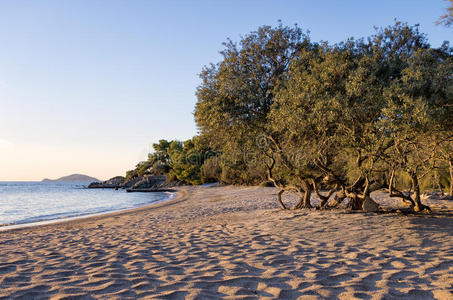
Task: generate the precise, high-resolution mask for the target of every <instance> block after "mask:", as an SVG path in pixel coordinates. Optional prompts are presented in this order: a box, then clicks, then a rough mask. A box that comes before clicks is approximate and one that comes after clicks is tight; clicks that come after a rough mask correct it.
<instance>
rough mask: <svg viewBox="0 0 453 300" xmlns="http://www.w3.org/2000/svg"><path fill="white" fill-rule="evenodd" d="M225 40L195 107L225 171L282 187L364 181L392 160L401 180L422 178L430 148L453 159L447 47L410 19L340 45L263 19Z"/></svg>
mask: <svg viewBox="0 0 453 300" xmlns="http://www.w3.org/2000/svg"><path fill="white" fill-rule="evenodd" d="M225 47H226V48H225V50H224V51H222V52H221V53H222V55H223V60H222V61H221V62H220V63H219V64H217V65H211V66H210V67H208V68H205V69H204V70H203V72H202V74H201V78H202V81H203V82H202V84H201V86H200V87H199V88H198V90H197V97H198V102H197V105H196V109H195V120H196V122H197V124H198V126H199V127H200V129H201V132H202V135H204V136H206V137H208V139H210V141H211V143H210V145H211V146H212V147H214V148H215V149H216V150H218V151H219V152H221V153H222V156H221V158H222V159H221V164H220V166H221V169H222V173H221V179H222V181H225V182H229V183H240V184H244V183H246V184H247V183H256V182H262V181H264V179H265V173H266V170H267V171H268V172H269V171H271V172H272V174H271V175H272V176H273V177H274V178H273V179H274V180H275V183H276V184H279V185H281V187H284V186H294V187H295V188H296V189H306V188H307V186H306V181H307V180H308V179H310V180H315V181H320V179H321V178H328V180H327V181H328V182H331V183H332V184H333V183H335V184H337V185H341V186H343V187H344V188H346V186H347V185H351V189H356V188H357V187H359V186H362V187H365V186H366V189H365V190H364V192H368V185H367V184H368V183H370V182H371V183H376V184H377V183H379V184H380V185H381V186H382V185H385V184H388V178H389V176H390V175H389V174H390V173H391V171H392V170H394V171H395V172H396V176H397V177H400V178H401V180H397V185H398V186H408V184H407V183H408V182H404V181H405V180H404V176H408V178H409V180H410V182H411V185H413V186H414V187H415V186H417V187H418V188H419V187H420V186H419V182H418V180H419V179H420V180H423V177H424V176H426V174H428V173H429V172H430V170H433V169H434V168H435V167H436V166H435V163H434V161H435V159H436V158H437V160H438V161H439V160H444V161H448V160H450V161H451V160H452V157H451V155H449V154H448V153H451V151H449V149H450V147H451V145H452V128H453V117H452V116H453V111H452V108H453V103H452V102H453V93H452V89H453V83H452V80H453V78H452V76H451V74H453V69H452V68H453V63H452V57H453V55H452V48H450V47H449V45H448V44H444V45H443V46H442V47H440V48H437V49H433V48H431V47H430V45H429V44H428V43H427V39H426V36H425V35H424V34H422V33H420V32H419V29H418V27H417V26H409V25H407V24H405V23H401V22H396V23H395V24H394V25H393V26H388V27H386V28H382V29H378V30H377V32H376V34H375V35H373V36H371V37H369V38H368V39H367V40H364V39H361V40H353V39H350V40H347V41H345V42H342V43H339V44H336V45H329V44H328V43H320V44H316V43H312V42H310V40H309V38H308V36H307V35H305V34H304V33H303V32H302V31H301V30H300V28H298V27H295V28H288V27H283V26H282V25H280V26H278V27H276V28H271V27H268V26H264V27H261V28H259V29H258V30H257V31H256V32H252V33H250V34H249V35H246V36H245V37H244V38H243V39H242V40H241V41H240V43H239V44H235V43H233V42H232V41H228V43H226V44H225ZM446 153H447V154H446ZM251 157H253V159H251ZM442 157H443V158H442ZM329 178H330V179H329ZM414 180H415V181H414ZM400 181H401V182H400ZM359 183H360V184H359ZM365 183H367V184H365ZM324 184H326V182H324ZM422 184H423V182H422ZM304 185H305V187H304V188H302V187H303V186H304ZM354 191H355V192H357V191H356V190H354Z"/></svg>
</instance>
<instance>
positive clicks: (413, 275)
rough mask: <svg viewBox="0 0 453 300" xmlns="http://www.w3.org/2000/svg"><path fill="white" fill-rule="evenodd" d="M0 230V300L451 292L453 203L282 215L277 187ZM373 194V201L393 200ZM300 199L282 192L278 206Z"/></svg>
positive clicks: (227, 189) (198, 195)
mask: <svg viewBox="0 0 453 300" xmlns="http://www.w3.org/2000/svg"><path fill="white" fill-rule="evenodd" d="M177 190H178V194H177V197H176V198H175V199H172V200H170V201H166V202H161V203H157V204H153V205H149V206H146V207H140V208H136V209H132V210H128V211H121V212H115V213H111V214H109V215H103V216H97V217H89V218H84V219H79V220H74V221H66V222H58V223H55V224H50V225H42V226H36V227H31V228H25V229H17V230H10V231H5V232H1V233H0V254H1V255H0V297H6V298H40V297H41V298H52V299H65V298H72V297H80V298H84V297H85V298H90V297H94V298H101V299H111V298H151V299H152V298H158V299H173V298H183V297H184V298H189V299H193V298H209V299H216V298H230V299H231V298H235V299H236V298H253V299H255V298H284V299H298V298H299V299H300V298H303V299H304V297H307V298H310V299H312V298H313V299H324V298H338V299H352V298H365V299H387V298H398V297H399V298H401V297H403V298H404V297H405V298H411V299H414V298H417V299H418V298H420V299H433V298H437V299H449V298H452V296H453V285H452V282H453V264H452V263H451V262H452V261H453V252H452V245H453V202H452V201H431V200H429V201H430V202H428V203H427V204H430V205H432V206H433V208H434V209H435V210H436V211H437V214H435V215H431V216H430V215H414V216H405V215H398V214H377V213H353V214H351V213H349V212H347V211H344V210H334V211H322V210H321V211H317V210H300V211H282V210H280V209H279V208H278V204H277V201H276V199H275V195H276V192H277V190H276V189H275V188H267V187H234V186H216V187H193V186H187V187H178V189H177ZM383 195H384V194H382V195H381V194H379V195H377V196H376V199H377V201H378V202H379V203H380V204H386V205H390V204H391V205H394V204H395V203H397V202H399V200H398V201H396V202H392V201H394V199H387V198H385V197H384V196H383ZM297 200H298V197H297V195H286V196H285V197H284V199H283V201H285V203H287V202H295V201H297Z"/></svg>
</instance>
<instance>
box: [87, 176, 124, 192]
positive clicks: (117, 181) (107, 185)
mask: <svg viewBox="0 0 453 300" xmlns="http://www.w3.org/2000/svg"><path fill="white" fill-rule="evenodd" d="M124 180H125V178H124V177H123V176H116V177H113V178H110V179H109V180H106V181H103V182H92V183H90V184H89V185H88V188H89V189H113V188H121V187H122V186H123V183H124Z"/></svg>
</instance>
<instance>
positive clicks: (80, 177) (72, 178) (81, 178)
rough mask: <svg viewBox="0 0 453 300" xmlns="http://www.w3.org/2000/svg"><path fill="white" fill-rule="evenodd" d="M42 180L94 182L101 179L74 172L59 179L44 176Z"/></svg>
mask: <svg viewBox="0 0 453 300" xmlns="http://www.w3.org/2000/svg"><path fill="white" fill-rule="evenodd" d="M41 181H42V182H94V181H99V182H100V181H101V180H99V179H97V178H94V177H90V176H87V175H82V174H72V175H68V176H63V177H60V178H58V179H48V178H44V179H43V180H41Z"/></svg>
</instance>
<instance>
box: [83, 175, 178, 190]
mask: <svg viewBox="0 0 453 300" xmlns="http://www.w3.org/2000/svg"><path fill="white" fill-rule="evenodd" d="M172 186H173V184H170V183H167V179H166V177H165V176H160V175H144V176H142V177H135V178H133V179H130V180H128V181H126V179H125V178H124V177H122V176H116V177H113V178H110V179H109V180H106V181H104V182H93V183H90V185H88V188H90V189H102V188H106V189H107V188H110V189H112V188H114V189H126V190H127V191H128V192H156V191H159V192H160V191H169V190H170V188H171V187H172Z"/></svg>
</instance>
